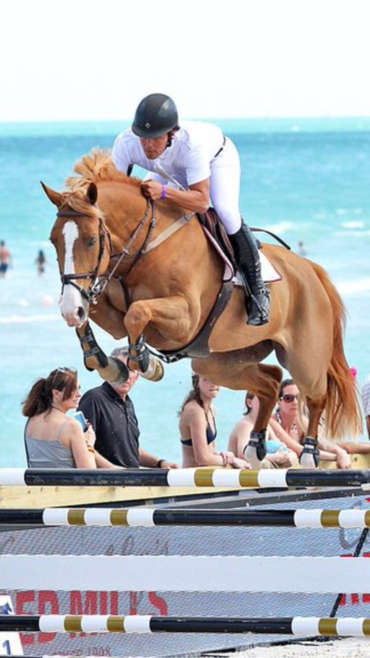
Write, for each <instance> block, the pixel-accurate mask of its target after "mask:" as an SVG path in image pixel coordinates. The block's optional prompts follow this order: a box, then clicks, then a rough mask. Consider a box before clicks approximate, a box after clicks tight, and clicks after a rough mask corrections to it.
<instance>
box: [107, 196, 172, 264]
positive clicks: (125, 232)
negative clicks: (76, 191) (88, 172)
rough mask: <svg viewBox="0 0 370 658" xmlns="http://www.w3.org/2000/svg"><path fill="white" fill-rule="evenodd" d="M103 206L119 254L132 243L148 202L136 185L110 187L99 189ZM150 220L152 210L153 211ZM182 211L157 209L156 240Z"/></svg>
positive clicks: (144, 231) (143, 233)
mask: <svg viewBox="0 0 370 658" xmlns="http://www.w3.org/2000/svg"><path fill="white" fill-rule="evenodd" d="M99 205H100V207H101V209H102V211H103V212H104V216H105V220H106V223H107V226H108V228H109V231H110V233H111V236H112V240H113V246H114V249H115V251H118V250H120V249H122V248H123V247H124V246H125V245H126V244H127V242H128V241H129V240H130V238H131V236H132V235H133V233H134V231H135V230H136V228H137V227H138V226H139V224H140V222H141V220H142V219H143V218H144V217H145V213H146V212H147V210H148V202H147V201H146V199H145V198H144V197H143V196H142V194H141V193H140V189H139V188H138V187H136V186H134V185H131V184H127V185H123V184H122V183H110V184H109V185H107V184H105V185H102V186H101V187H99ZM148 214H149V217H148V218H149V219H150V216H151V210H150V209H149V213H148ZM180 215H181V210H180V209H177V210H176V209H169V210H168V211H167V212H166V211H163V209H161V208H159V207H158V206H156V207H155V219H156V229H155V231H154V233H153V236H155V235H156V234H158V233H160V232H161V231H163V230H164V229H165V228H167V226H169V225H170V224H171V223H172V222H173V221H174V220H175V219H177V217H179V216H180ZM146 233H147V231H146V230H145V229H143V231H142V235H141V236H139V237H138V243H139V242H140V240H143V239H144V236H145V235H146Z"/></svg>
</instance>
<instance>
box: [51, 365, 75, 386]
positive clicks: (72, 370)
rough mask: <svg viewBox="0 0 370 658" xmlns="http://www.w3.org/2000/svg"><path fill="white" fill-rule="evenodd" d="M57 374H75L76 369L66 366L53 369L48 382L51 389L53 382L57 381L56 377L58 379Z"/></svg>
mask: <svg viewBox="0 0 370 658" xmlns="http://www.w3.org/2000/svg"><path fill="white" fill-rule="evenodd" d="M59 372H72V373H76V372H77V368H72V367H70V366H68V367H67V366H62V367H61V368H55V372H54V375H53V377H52V380H51V382H50V385H51V387H53V386H54V384H55V381H56V379H57V377H58V373H59Z"/></svg>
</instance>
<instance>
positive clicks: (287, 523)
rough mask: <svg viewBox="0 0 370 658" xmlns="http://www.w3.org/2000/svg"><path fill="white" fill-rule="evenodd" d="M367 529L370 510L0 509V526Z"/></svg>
mask: <svg viewBox="0 0 370 658" xmlns="http://www.w3.org/2000/svg"><path fill="white" fill-rule="evenodd" d="M2 525H5V526H6V525H11V526H13V525H15V526H22V525H23V526H27V525H28V526H81V527H88V526H90V527H91V526H95V527H96V526H98V527H99V526H101V527H103V526H104V527H106V526H109V527H133V528H135V527H148V528H150V527H155V526H201V527H204V526H218V527H221V526H234V527H256V526H258V527H270V528H271V527H272V528H273V527H284V528H313V529H315V528H316V529H317V528H359V529H361V528H370V510H361V509H347V510H326V509H311V510H305V509H302V510H299V509H296V510H258V509H257V510H244V509H243V510H222V509H220V510H218V509H213V510H209V509H204V510H202V509H196V510H193V509H177V510H175V509H171V510H168V509H148V508H144V507H142V508H140V507H131V508H97V507H95V508H94V507H90V508H73V507H72V508H49V509H41V510H29V509H10V510H0V526H2Z"/></svg>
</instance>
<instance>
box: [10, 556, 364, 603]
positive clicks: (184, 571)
mask: <svg viewBox="0 0 370 658" xmlns="http://www.w3.org/2000/svg"><path fill="white" fill-rule="evenodd" d="M0 574H1V577H0V586H1V589H2V590H16V589H24V587H25V580H24V578H25V576H24V574H27V577H26V581H27V582H26V584H27V589H30V590H36V591H38V590H61V591H72V590H80V591H90V590H91V591H121V592H127V591H137V592H148V591H149V592H152V591H157V592H296V593H318V594H322V593H332V594H338V592H342V593H343V594H350V593H352V592H357V593H359V594H366V593H368V591H369V582H370V559H369V558H364V557H357V558H356V559H355V560H348V559H344V558H340V557H249V556H180V557H179V556H163V555H155V556H132V555H130V556H121V555H112V556H106V555H99V556H95V555H94V556H91V555H82V556H81V555H67V556H60V555H31V556H29V555H0ZM241 574H246V577H245V578H241ZM287 574H289V577H288V578H287Z"/></svg>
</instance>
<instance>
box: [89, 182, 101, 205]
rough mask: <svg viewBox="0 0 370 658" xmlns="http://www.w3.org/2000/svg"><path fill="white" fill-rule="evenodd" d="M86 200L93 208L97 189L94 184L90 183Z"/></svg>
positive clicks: (96, 197)
mask: <svg viewBox="0 0 370 658" xmlns="http://www.w3.org/2000/svg"><path fill="white" fill-rule="evenodd" d="M87 198H88V199H89V201H90V203H91V205H92V206H95V204H96V202H97V199H98V188H97V187H96V185H95V183H90V185H89V187H88V188H87Z"/></svg>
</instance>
